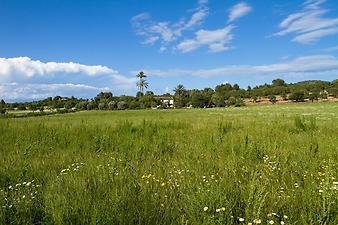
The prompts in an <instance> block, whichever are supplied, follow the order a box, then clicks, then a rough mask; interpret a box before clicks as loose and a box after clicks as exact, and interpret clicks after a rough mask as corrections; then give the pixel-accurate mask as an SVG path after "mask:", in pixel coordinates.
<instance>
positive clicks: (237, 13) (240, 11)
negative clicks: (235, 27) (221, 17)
mask: <svg viewBox="0 0 338 225" xmlns="http://www.w3.org/2000/svg"><path fill="white" fill-rule="evenodd" d="M251 10H252V8H251V6H249V5H248V4H247V3H245V2H241V3H238V4H237V5H234V6H233V7H232V8H231V9H230V11H229V22H233V21H235V20H237V19H239V18H240V17H242V16H245V15H247V14H248V13H250V12H251Z"/></svg>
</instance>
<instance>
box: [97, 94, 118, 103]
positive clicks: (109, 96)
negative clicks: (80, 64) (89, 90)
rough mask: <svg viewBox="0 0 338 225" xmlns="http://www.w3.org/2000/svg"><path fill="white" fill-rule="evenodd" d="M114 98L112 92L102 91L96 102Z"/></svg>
mask: <svg viewBox="0 0 338 225" xmlns="http://www.w3.org/2000/svg"><path fill="white" fill-rule="evenodd" d="M112 98H113V94H112V93H111V92H100V93H99V94H98V95H97V96H96V97H95V98H94V100H95V102H100V101H102V100H109V99H112Z"/></svg>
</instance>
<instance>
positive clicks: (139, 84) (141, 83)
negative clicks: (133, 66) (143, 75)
mask: <svg viewBox="0 0 338 225" xmlns="http://www.w3.org/2000/svg"><path fill="white" fill-rule="evenodd" d="M136 86H137V87H138V88H139V89H140V92H142V94H143V92H144V88H146V89H147V88H148V82H147V81H146V80H144V79H140V81H139V82H137V83H136Z"/></svg>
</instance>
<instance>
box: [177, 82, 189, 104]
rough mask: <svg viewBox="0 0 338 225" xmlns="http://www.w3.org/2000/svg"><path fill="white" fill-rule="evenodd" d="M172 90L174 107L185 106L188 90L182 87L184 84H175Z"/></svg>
mask: <svg viewBox="0 0 338 225" xmlns="http://www.w3.org/2000/svg"><path fill="white" fill-rule="evenodd" d="M174 92H175V94H174V104H175V107H178V108H182V107H184V106H186V104H187V102H188V98H187V97H188V96H187V95H188V92H187V90H186V89H185V88H184V86H183V85H182V84H179V85H177V87H176V88H175V90H174Z"/></svg>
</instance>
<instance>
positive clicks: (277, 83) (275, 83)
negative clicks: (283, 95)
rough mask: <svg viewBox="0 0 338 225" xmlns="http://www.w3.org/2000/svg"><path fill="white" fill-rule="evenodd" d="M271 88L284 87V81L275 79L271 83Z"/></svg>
mask: <svg viewBox="0 0 338 225" xmlns="http://www.w3.org/2000/svg"><path fill="white" fill-rule="evenodd" d="M272 86H274V87H281V86H285V81H284V80H282V79H279V78H278V79H275V80H273V81H272Z"/></svg>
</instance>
